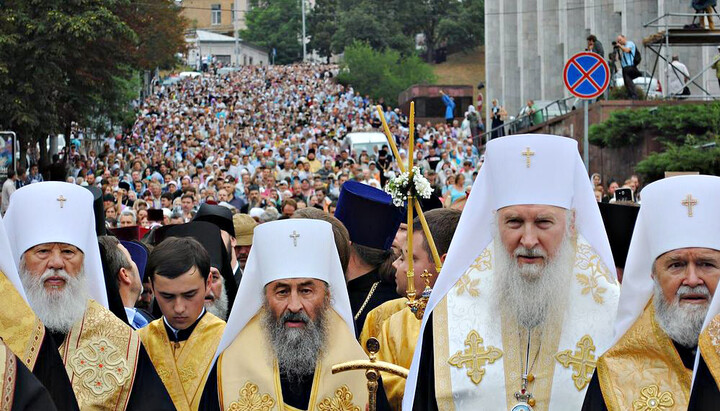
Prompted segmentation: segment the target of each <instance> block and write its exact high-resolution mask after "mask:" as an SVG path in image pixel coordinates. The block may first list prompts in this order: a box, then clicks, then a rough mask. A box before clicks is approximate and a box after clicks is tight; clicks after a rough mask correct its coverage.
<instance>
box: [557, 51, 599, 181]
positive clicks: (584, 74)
mask: <svg viewBox="0 0 720 411" xmlns="http://www.w3.org/2000/svg"><path fill="white" fill-rule="evenodd" d="M563 82H564V83H565V87H566V88H567V89H568V91H569V92H570V94H572V95H574V96H575V97H577V98H580V99H582V100H583V163H585V169H586V170H587V171H588V173H589V172H590V140H589V138H588V132H589V130H588V128H589V122H590V121H589V118H588V104H589V102H590V100H591V99H594V98H597V97H599V96H600V95H602V94H603V93H604V92H605V90H607V88H608V85H610V67H608V64H607V62H606V61H605V59H604V58H603V56H601V55H599V54H596V53H590V52H581V53H577V54H575V55H574V56H572V57H570V59H569V60H568V61H567V63H565V70H563ZM573 137H574V136H573Z"/></svg>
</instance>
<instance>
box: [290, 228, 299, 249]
mask: <svg viewBox="0 0 720 411" xmlns="http://www.w3.org/2000/svg"><path fill="white" fill-rule="evenodd" d="M289 237H290V238H292V239H293V247H297V239H298V238H300V234H298V233H296V232H295V230H293V233H292V234H290V236H289Z"/></svg>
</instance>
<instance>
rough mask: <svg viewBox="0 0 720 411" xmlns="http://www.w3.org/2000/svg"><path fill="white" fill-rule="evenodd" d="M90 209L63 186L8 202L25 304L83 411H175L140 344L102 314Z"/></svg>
mask: <svg viewBox="0 0 720 411" xmlns="http://www.w3.org/2000/svg"><path fill="white" fill-rule="evenodd" d="M92 203H93V196H92V194H91V193H90V191H88V190H85V189H84V188H82V187H80V186H76V185H72V184H68V183H58V182H45V183H38V184H32V185H29V186H25V187H23V188H22V189H19V190H18V191H16V192H15V194H14V195H13V203H12V204H11V205H10V207H9V208H8V211H7V213H6V214H5V220H4V222H5V226H6V229H7V235H8V240H9V241H10V244H11V248H12V253H13V259H14V260H15V263H16V264H17V266H18V267H19V269H18V271H19V274H20V279H21V281H22V285H23V288H24V291H25V294H26V295H27V300H28V303H29V304H30V307H31V308H32V309H33V311H34V312H35V313H36V314H37V316H38V317H39V319H40V320H41V321H42V323H43V324H44V325H45V327H46V328H47V330H48V331H49V334H50V335H51V336H52V338H53V340H54V341H55V343H56V344H57V346H58V347H59V352H60V357H61V358H62V362H63V364H64V366H65V370H66V372H67V375H68V377H69V380H70V382H71V384H72V390H73V392H74V393H75V398H76V399H77V403H78V405H79V406H80V409H100V408H102V409H113V410H125V409H173V408H172V402H171V400H170V397H169V395H168V394H167V391H166V390H165V387H164V386H163V385H162V382H161V380H160V378H159V377H158V375H157V373H156V372H155V369H154V368H153V366H152V363H151V362H150V359H149V358H148V355H147V352H146V351H145V349H144V347H143V346H142V344H141V343H140V338H139V337H138V335H137V334H136V333H135V331H133V329H132V328H130V326H129V325H128V324H127V323H125V322H124V321H123V320H121V319H120V318H118V317H116V316H115V315H114V314H113V313H112V312H111V311H110V310H108V308H107V305H108V298H107V293H106V290H105V281H104V277H103V272H102V265H101V261H100V249H99V245H98V240H97V236H96V235H95V228H94V224H93V222H94V218H93V208H92ZM146 407H149V408H146Z"/></svg>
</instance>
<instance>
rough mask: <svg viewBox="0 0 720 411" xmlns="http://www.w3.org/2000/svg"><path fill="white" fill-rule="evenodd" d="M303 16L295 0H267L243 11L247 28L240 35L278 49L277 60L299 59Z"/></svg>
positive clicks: (286, 61) (277, 61) (286, 62)
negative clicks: (247, 10) (246, 11)
mask: <svg viewBox="0 0 720 411" xmlns="http://www.w3.org/2000/svg"><path fill="white" fill-rule="evenodd" d="M301 19H302V16H301V14H300V4H299V2H298V1H297V0H266V1H263V2H262V3H258V4H257V6H255V7H253V8H252V9H250V11H249V12H248V13H247V14H246V15H245V22H246V24H247V29H245V30H241V31H240V37H241V38H242V39H243V40H245V41H248V42H250V43H254V44H257V45H259V46H262V47H265V48H267V49H268V50H272V49H273V48H275V49H276V51H277V56H276V57H275V63H276V64H290V63H294V62H297V61H300V60H302V44H301V43H300V37H301V34H302V33H301V29H302V20H301Z"/></svg>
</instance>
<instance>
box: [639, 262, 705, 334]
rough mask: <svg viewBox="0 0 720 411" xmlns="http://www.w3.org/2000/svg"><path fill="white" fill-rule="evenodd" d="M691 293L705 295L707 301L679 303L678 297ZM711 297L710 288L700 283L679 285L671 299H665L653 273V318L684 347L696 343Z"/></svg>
mask: <svg viewBox="0 0 720 411" xmlns="http://www.w3.org/2000/svg"><path fill="white" fill-rule="evenodd" d="M654 271H655V265H654V264H653V274H655V273H654ZM691 293H692V294H702V295H705V296H706V297H707V302H706V303H705V304H680V297H682V296H683V295H685V294H691ZM711 299H712V296H711V295H710V290H708V288H707V286H706V285H704V284H701V285H698V286H695V287H689V286H687V285H683V286H680V288H678V290H677V292H676V293H675V297H674V298H673V299H672V301H667V299H666V298H665V295H664V294H663V289H662V287H661V286H660V282H659V281H658V279H657V275H653V305H654V306H655V320H656V321H657V323H658V325H659V326H660V328H662V329H663V331H665V333H666V334H667V335H668V336H669V337H670V339H671V340H673V341H675V342H676V343H678V344H680V345H682V346H684V347H688V348H692V347H696V346H697V345H698V338H699V337H700V332H702V326H703V322H704V321H705V316H706V315H707V312H708V309H709V308H710V300H711Z"/></svg>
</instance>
